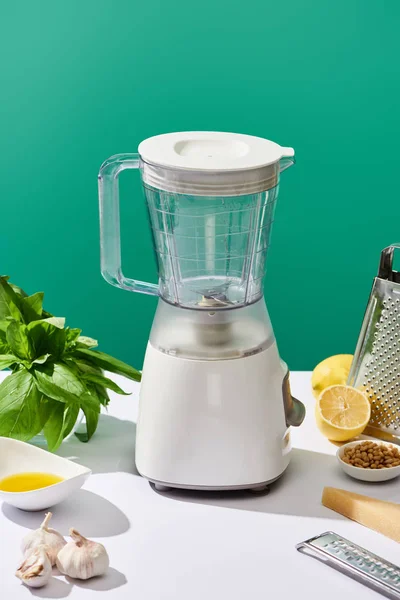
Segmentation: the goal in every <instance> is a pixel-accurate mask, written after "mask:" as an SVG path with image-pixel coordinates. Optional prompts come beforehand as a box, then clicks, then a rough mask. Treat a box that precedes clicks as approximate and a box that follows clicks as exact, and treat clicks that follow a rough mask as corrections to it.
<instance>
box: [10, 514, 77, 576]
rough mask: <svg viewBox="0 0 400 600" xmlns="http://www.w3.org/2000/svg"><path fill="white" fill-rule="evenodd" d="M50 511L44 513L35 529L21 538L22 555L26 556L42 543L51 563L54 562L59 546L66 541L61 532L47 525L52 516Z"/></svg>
mask: <svg viewBox="0 0 400 600" xmlns="http://www.w3.org/2000/svg"><path fill="white" fill-rule="evenodd" d="M52 516H53V515H52V513H51V512H48V513H46V516H45V518H44V521H43V523H42V524H41V526H40V527H39V529H36V530H35V531H31V532H30V533H28V534H27V535H26V536H25V537H24V539H23V540H22V544H21V550H22V554H23V555H24V556H28V555H29V554H30V553H31V551H32V550H34V549H35V548H37V547H38V546H39V545H42V544H44V545H45V546H46V551H47V554H48V556H49V559H50V562H51V564H52V565H55V564H56V558H57V554H58V553H59V552H60V550H61V548H63V547H64V546H65V544H66V543H67V542H66V541H65V539H64V538H63V536H62V535H61V533H59V532H58V531H56V530H55V529H52V528H51V527H48V524H49V521H50V519H51V517H52Z"/></svg>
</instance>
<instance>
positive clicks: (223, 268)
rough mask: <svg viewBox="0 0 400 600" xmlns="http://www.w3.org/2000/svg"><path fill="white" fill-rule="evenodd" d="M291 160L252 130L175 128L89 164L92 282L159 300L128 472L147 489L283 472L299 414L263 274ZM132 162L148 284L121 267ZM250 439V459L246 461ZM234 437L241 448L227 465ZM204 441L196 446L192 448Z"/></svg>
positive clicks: (224, 483)
mask: <svg viewBox="0 0 400 600" xmlns="http://www.w3.org/2000/svg"><path fill="white" fill-rule="evenodd" d="M293 156H294V151H293V149H291V148H282V147H281V146H279V145H278V144H275V143H274V142H271V141H269V140H265V139H262V138H257V137H253V136H247V135H238V134H232V133H216V132H182V133H171V134H164V135H159V136H155V137H153V138H149V139H147V140H145V141H143V142H142V143H141V144H140V145H139V152H138V154H124V155H116V156H114V157H111V158H110V159H109V160H107V161H106V162H105V163H104V164H103V165H102V167H101V169H100V173H99V197H100V228H101V270H102V274H103V276H104V277H105V279H106V280H107V281H108V282H109V283H111V284H113V285H116V286H118V287H121V288H123V289H126V290H129V291H135V292H140V293H144V294H152V295H157V296H159V297H160V301H159V305H158V308H157V312H156V316H155V320H154V323H153V327H152V331H151V334H150V340H149V344H148V348H147V351H146V357H145V362H144V367H143V379H142V385H141V393H140V411H139V412H140V415H139V421H138V431H137V447H136V463H137V467H138V470H139V471H140V472H141V473H142V474H143V475H144V476H146V477H147V478H148V479H149V480H151V481H153V482H154V483H156V484H157V485H159V486H162V485H167V486H176V487H195V488H207V489H221V488H227V487H228V488H238V487H259V486H260V485H265V484H266V483H268V482H269V481H271V480H273V479H276V477H277V476H279V475H280V474H281V472H282V471H283V470H284V468H285V467H286V465H287V462H288V454H289V452H288V448H289V446H290V442H288V432H287V428H288V426H289V425H290V424H293V425H297V424H299V423H300V422H301V421H302V418H303V417H304V409H303V406H302V405H301V403H299V402H298V401H296V400H294V399H293V398H292V397H291V395H290V389H289V384H288V372H287V367H286V365H284V363H282V362H281V361H280V359H279V354H278V351H277V347H276V343H275V338H274V335H273V331H272V327H271V324H270V321H269V317H268V313H267V310H266V306H265V302H264V300H263V278H264V274H265V262H266V254H267V248H268V244H269V235H270V230H271V224H272V221H273V214H274V208H275V201H276V198H277V194H278V185H279V175H280V172H281V171H283V170H284V169H286V168H287V167H289V166H291V165H292V164H293V162H294V159H293ZM134 168H139V169H140V173H141V179H142V185H143V188H144V193H145V198H146V205H147V210H148V217H149V223H150V227H151V232H152V237H153V246H154V252H155V257H156V261H157V266H158V274H159V282H158V285H156V284H152V283H146V282H142V281H136V280H134V279H130V278H127V277H125V276H124V274H123V273H122V270H121V251H120V225H119V198H118V176H119V174H120V172H121V171H122V170H124V169H134ZM254 357H258V358H257V359H255V358H254ZM238 359H240V360H238ZM260 369H261V370H262V371H263V372H262V374H261V375H260ZM161 380H162V381H163V384H162V385H160V384H159V383H158V382H160V381H161ZM235 382H236V384H235ZM246 382H247V383H246ZM160 388H162V389H160ZM252 389H253V394H254V399H253V400H252V401H250V402H248V401H247V400H246V402H247V409H246V418H245V419H244V420H243V415H242V412H243V410H244V407H245V405H246V402H245V400H244V399H245V398H246V397H247V396H248V395H249V393H251V390H252ZM228 396H230V398H231V402H230V403H229V406H228V402H227V398H228ZM224 404H226V405H227V406H226V407H225V408H224V407H223V406H224ZM252 404H254V406H253V408H252V406H251V405H252ZM215 406H219V410H218V411H217V413H218V419H217V421H218V422H219V423H220V427H219V428H218V427H217V428H216V429H215V424H214V426H213V427H211V428H210V427H207V425H206V423H207V422H209V421H210V419H211V421H212V423H214V419H215V414H216V412H215ZM235 406H236V408H235ZM213 407H214V408H213ZM252 410H253V413H252ZM249 415H250V416H249ZM238 418H239V421H241V422H242V423H243V424H244V427H243V428H241V429H242V431H241V432H239V431H238V422H237V419H238ZM260 418H265V420H266V421H267V422H268V423H265V425H264V427H263V426H261V427H260V426H259V424H257V423H256V420H257V419H260ZM201 423H203V425H201ZM229 424H230V425H229ZM271 428H272V429H271ZM270 429H271V431H270ZM267 430H268V431H267ZM234 432H236V433H234ZM271 432H272V433H271ZM254 435H255V436H256V438H255V439H257V438H260V444H259V456H257V455H256V456H253V454H254V449H252V446H253V444H254ZM252 436H253V441H251V438H252ZM268 436H269V437H271V436H272V437H271V439H270V440H268V439H267V438H268ZM178 440H180V441H179V442H178ZM196 440H197V441H196ZM224 440H225V441H224ZM238 443H239V445H240V446H242V447H246V446H248V450H246V452H245V453H244V455H242V456H241V457H236V458H235V456H236V454H237V444H238ZM204 444H206V445H207V446H208V452H204V449H203V450H202V451H201V452H200V448H201V447H202V446H203V445H204ZM235 445H236V450H235V448H234V447H235ZM189 450H191V452H189ZM195 450H196V451H195ZM221 450H222V452H221ZM188 453H189V454H188ZM215 453H218V454H220V464H218V465H216V463H215ZM246 453H247V454H248V455H249V467H248V470H247V472H239V471H240V469H238V468H236V469H235V467H233V464H234V462H235V460H239V462H241V463H242V462H243V459H244V458H245V457H246ZM190 455H191V457H190ZM211 455H213V458H212V459H211ZM207 456H208V458H207ZM250 457H251V462H253V463H254V464H253V466H251V465H250ZM245 462H246V461H245ZM242 471H243V469H242Z"/></svg>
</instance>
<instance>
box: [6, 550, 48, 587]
mask: <svg viewBox="0 0 400 600" xmlns="http://www.w3.org/2000/svg"><path fill="white" fill-rule="evenodd" d="M51 572H52V568H51V563H50V559H49V557H48V556H47V552H46V546H44V545H43V544H40V545H39V546H37V547H36V548H35V549H34V550H32V552H31V553H30V554H29V556H28V558H25V560H24V561H23V562H22V563H21V565H20V566H19V567H18V569H17V571H16V573H15V575H16V577H18V578H19V579H20V580H21V581H22V582H23V583H25V584H26V585H28V586H29V587H36V588H38V587H42V586H43V585H46V583H47V582H48V581H49V579H50V577H51Z"/></svg>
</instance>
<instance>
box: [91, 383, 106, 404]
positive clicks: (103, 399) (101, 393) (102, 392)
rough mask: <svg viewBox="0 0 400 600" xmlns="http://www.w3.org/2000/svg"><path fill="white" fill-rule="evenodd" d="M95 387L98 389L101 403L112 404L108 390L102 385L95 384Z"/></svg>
mask: <svg viewBox="0 0 400 600" xmlns="http://www.w3.org/2000/svg"><path fill="white" fill-rule="evenodd" d="M94 387H95V389H96V392H97V395H98V397H99V400H100V402H101V404H102V405H103V406H105V407H107V406H108V405H109V404H110V398H109V395H108V393H107V390H106V389H104V388H103V387H102V386H101V385H95V386H94Z"/></svg>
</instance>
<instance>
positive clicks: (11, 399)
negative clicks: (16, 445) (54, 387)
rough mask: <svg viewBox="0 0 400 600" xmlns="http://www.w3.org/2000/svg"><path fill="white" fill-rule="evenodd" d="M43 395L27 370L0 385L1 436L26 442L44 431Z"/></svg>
mask: <svg viewBox="0 0 400 600" xmlns="http://www.w3.org/2000/svg"><path fill="white" fill-rule="evenodd" d="M40 398H41V394H40V392H39V391H38V389H37V387H36V385H35V379H34V378H33V376H32V375H31V373H29V371H27V370H26V369H21V370H19V371H17V372H16V373H14V374H12V375H9V376H8V377H6V378H5V379H4V381H3V382H2V383H1V384H0V435H2V436H5V437H13V438H15V439H17V440H21V441H23V442H26V441H28V440H30V439H31V438H33V437H34V436H35V435H37V434H38V433H39V432H40V431H41V429H42V423H41V420H40V412H39V402H40Z"/></svg>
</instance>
